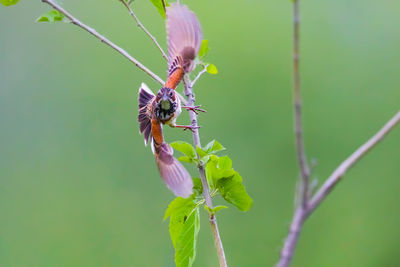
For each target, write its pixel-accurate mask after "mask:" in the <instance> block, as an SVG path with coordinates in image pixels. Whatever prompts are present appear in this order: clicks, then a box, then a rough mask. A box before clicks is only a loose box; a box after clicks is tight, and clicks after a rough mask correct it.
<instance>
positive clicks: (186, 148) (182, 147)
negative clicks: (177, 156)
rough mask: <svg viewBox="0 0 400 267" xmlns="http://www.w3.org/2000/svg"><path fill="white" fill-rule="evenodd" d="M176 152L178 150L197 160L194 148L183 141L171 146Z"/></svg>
mask: <svg viewBox="0 0 400 267" xmlns="http://www.w3.org/2000/svg"><path fill="white" fill-rule="evenodd" d="M170 145H171V146H172V147H173V148H174V149H175V150H178V151H180V152H182V153H183V154H185V155H186V156H188V157H189V158H191V159H195V158H196V151H195V150H194V148H193V146H192V145H191V144H189V143H186V142H183V141H177V142H173V143H171V144H170Z"/></svg>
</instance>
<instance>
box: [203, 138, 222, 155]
mask: <svg viewBox="0 0 400 267" xmlns="http://www.w3.org/2000/svg"><path fill="white" fill-rule="evenodd" d="M204 150H205V151H206V152H207V153H216V152H219V151H222V150H225V147H223V146H222V145H221V143H219V142H218V141H217V140H212V141H211V142H210V143H208V144H207V145H206V146H205V147H204Z"/></svg>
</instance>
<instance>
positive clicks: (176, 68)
mask: <svg viewBox="0 0 400 267" xmlns="http://www.w3.org/2000/svg"><path fill="white" fill-rule="evenodd" d="M166 30H167V45H168V71H167V74H168V78H167V81H166V82H165V84H164V86H163V87H162V88H161V89H160V90H159V91H158V93H157V94H156V95H155V94H154V93H153V92H152V91H151V90H150V88H149V87H148V86H147V85H146V84H145V83H142V84H141V86H140V88H139V94H138V107H139V113H138V122H139V132H140V134H143V135H144V143H145V145H146V146H147V144H148V142H149V140H150V142H151V149H152V152H153V154H154V156H155V159H156V164H157V167H158V170H159V172H160V175H161V177H162V179H163V180H164V182H165V184H166V186H167V187H168V188H169V189H170V190H171V191H172V192H173V193H174V194H175V195H176V196H179V197H183V198H188V197H189V196H191V195H192V193H193V189H192V188H193V181H192V178H191V176H190V174H189V172H188V171H187V170H186V169H185V167H184V166H183V165H182V164H181V163H180V162H179V161H178V160H177V159H176V158H175V157H174V156H173V148H172V147H171V146H170V145H169V144H168V143H167V142H166V141H165V139H164V135H163V125H168V126H171V127H174V128H183V129H184V130H186V129H189V130H191V131H194V129H196V128H198V127H197V126H190V125H177V124H176V119H177V117H178V116H179V115H180V114H181V112H182V108H185V109H187V110H192V111H194V112H196V110H200V111H203V110H201V109H198V106H196V107H186V106H183V105H182V103H181V100H180V99H179V97H178V94H177V93H176V92H175V89H176V88H177V86H178V84H179V83H180V82H181V80H182V79H183V76H184V75H185V74H186V73H190V72H191V71H193V69H194V68H195V67H196V63H195V58H196V56H197V55H198V53H199V50H200V46H201V42H202V38H203V33H202V29H201V26H200V22H199V20H198V19H197V17H196V15H195V14H194V13H193V11H191V10H189V8H188V7H187V6H186V5H183V4H180V3H179V1H178V2H177V3H173V4H171V5H170V6H169V7H166Z"/></svg>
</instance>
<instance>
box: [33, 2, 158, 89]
mask: <svg viewBox="0 0 400 267" xmlns="http://www.w3.org/2000/svg"><path fill="white" fill-rule="evenodd" d="M41 1H42V2H43V3H46V4H48V5H50V6H51V7H53V8H54V9H55V10H57V11H59V12H60V13H62V14H63V15H65V17H67V18H68V19H69V20H70V21H71V23H73V24H74V25H76V26H78V27H80V28H82V29H84V30H85V31H87V32H89V33H90V34H92V35H94V36H95V37H97V39H99V40H100V41H101V42H102V43H105V44H107V45H108V46H110V47H112V48H113V49H114V50H116V51H117V52H118V53H120V54H121V55H123V56H124V57H125V58H127V59H128V60H129V61H131V62H132V63H133V64H135V65H136V66H137V67H138V68H139V69H141V70H142V71H144V72H145V73H147V74H148V75H149V76H150V77H152V78H153V79H154V80H156V81H157V82H159V83H160V84H162V85H163V84H164V81H163V80H162V79H161V78H160V77H158V75H156V74H155V73H153V72H152V71H151V70H149V69H148V68H147V67H146V66H144V65H143V64H142V63H140V62H139V61H138V60H137V59H135V58H134V57H132V56H131V55H130V54H129V53H128V52H126V51H125V50H124V49H122V48H121V47H119V46H117V45H116V44H114V43H113V42H111V41H110V40H108V39H107V38H106V37H104V36H103V35H101V34H99V33H98V32H97V31H96V30H95V29H93V28H91V27H89V26H87V25H85V24H83V23H82V22H81V21H79V20H78V19H77V18H75V17H74V16H72V15H71V14H70V13H68V12H67V11H66V10H65V9H64V8H62V7H61V6H59V5H57V4H56V3H54V1H52V0H41Z"/></svg>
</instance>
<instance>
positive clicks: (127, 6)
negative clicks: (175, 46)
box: [120, 0, 168, 59]
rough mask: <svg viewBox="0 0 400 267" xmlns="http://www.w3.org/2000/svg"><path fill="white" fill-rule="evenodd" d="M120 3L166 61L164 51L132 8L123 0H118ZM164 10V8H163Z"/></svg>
mask: <svg viewBox="0 0 400 267" xmlns="http://www.w3.org/2000/svg"><path fill="white" fill-rule="evenodd" d="M120 2H121V3H122V4H123V5H124V6H125V7H126V8H127V9H128V11H129V14H131V16H132V17H133V18H134V19H135V21H136V23H137V25H138V27H139V28H141V29H142V30H143V31H144V32H145V33H146V34H147V36H149V37H150V39H151V40H153V42H154V44H155V45H156V46H157V47H158V49H159V50H160V52H161V54H162V56H163V58H165V59H168V57H167V55H166V54H165V52H164V50H163V49H162V47H161V46H160V44H159V43H158V42H157V40H156V38H155V37H154V36H153V35H152V34H151V33H150V32H149V31H148V30H147V29H146V27H145V26H144V25H143V24H142V23H141V22H140V20H139V18H138V17H137V16H136V14H135V12H133V10H132V8H131V7H130V5H129V4H128V3H127V2H126V1H125V0H120ZM164 9H165V6H164Z"/></svg>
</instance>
